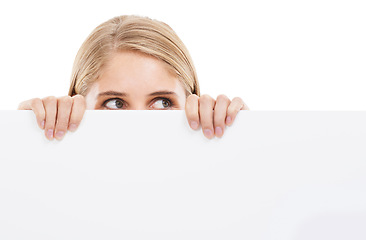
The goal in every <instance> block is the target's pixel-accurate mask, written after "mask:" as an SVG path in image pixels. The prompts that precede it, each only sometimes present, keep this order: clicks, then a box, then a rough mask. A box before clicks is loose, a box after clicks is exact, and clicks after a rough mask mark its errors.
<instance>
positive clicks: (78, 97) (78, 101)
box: [71, 95, 86, 107]
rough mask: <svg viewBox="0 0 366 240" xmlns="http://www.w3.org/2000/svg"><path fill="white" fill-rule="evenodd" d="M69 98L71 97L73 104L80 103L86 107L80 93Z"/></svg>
mask: <svg viewBox="0 0 366 240" xmlns="http://www.w3.org/2000/svg"><path fill="white" fill-rule="evenodd" d="M71 99H73V101H74V104H76V105H81V106H82V107H86V101H85V98H84V96H82V95H75V96H73V97H72V98H71Z"/></svg>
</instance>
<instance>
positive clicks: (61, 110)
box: [54, 96, 72, 140]
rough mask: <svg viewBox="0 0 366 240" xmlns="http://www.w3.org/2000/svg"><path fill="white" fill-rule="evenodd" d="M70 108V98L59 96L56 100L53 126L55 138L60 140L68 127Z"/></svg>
mask: <svg viewBox="0 0 366 240" xmlns="http://www.w3.org/2000/svg"><path fill="white" fill-rule="evenodd" d="M71 108H72V98H71V97H69V96H65V97H61V98H59V99H58V100H57V119H56V128H55V136H54V137H55V138H56V139H57V140H61V139H62V138H63V137H64V135H65V133H66V132H67V128H68V127H69V120H70V113H71Z"/></svg>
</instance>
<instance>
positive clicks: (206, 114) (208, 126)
mask: <svg viewBox="0 0 366 240" xmlns="http://www.w3.org/2000/svg"><path fill="white" fill-rule="evenodd" d="M214 107H215V100H214V99H213V98H212V97H210V96H209V95H206V94H205V95H203V96H201V97H200V99H199V115H200V121H201V125H202V131H203V134H204V135H205V136H206V137H207V138H209V139H211V138H213V137H214V129H213V109H214Z"/></svg>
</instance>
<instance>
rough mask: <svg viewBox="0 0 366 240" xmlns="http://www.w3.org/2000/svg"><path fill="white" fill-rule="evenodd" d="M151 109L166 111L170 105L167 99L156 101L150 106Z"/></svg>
mask: <svg viewBox="0 0 366 240" xmlns="http://www.w3.org/2000/svg"><path fill="white" fill-rule="evenodd" d="M151 106H152V107H153V108H157V109H167V108H171V107H172V103H171V101H170V100H169V99H165V98H163V99H158V100H156V101H155V102H154V103H153V104H152V105H151Z"/></svg>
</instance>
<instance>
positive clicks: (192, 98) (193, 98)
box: [186, 94, 199, 103]
mask: <svg viewBox="0 0 366 240" xmlns="http://www.w3.org/2000/svg"><path fill="white" fill-rule="evenodd" d="M198 99H199V97H198V96H197V95H196V94H191V95H189V96H188V97H187V100H186V101H187V102H189V103H191V102H196V101H198Z"/></svg>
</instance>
